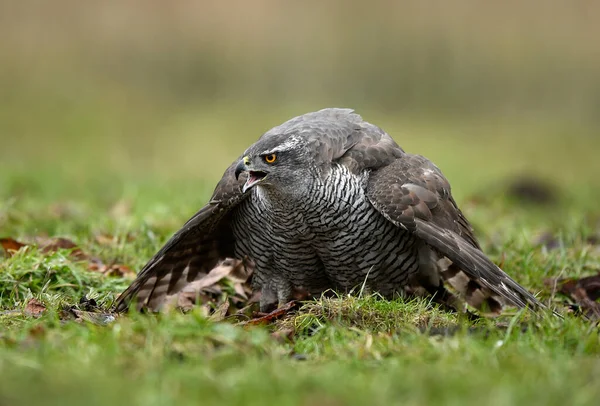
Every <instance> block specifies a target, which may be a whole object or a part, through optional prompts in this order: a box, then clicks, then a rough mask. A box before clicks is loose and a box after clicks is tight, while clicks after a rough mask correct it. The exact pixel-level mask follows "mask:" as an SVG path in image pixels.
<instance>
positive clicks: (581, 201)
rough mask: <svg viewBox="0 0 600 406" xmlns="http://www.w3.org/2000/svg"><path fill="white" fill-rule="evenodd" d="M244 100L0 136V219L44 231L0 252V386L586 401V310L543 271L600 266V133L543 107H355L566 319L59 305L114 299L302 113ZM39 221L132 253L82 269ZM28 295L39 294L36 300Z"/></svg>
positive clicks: (424, 309)
mask: <svg viewBox="0 0 600 406" xmlns="http://www.w3.org/2000/svg"><path fill="white" fill-rule="evenodd" d="M319 107H321V106H319ZM305 110H306V111H308V110H307V109H305ZM198 111H204V113H202V114H198V113H197V112H198ZM244 111H245V110H244V109H240V111H227V112H226V114H225V113H223V112H222V111H221V110H219V109H216V110H215V111H210V110H208V111H207V110H206V109H198V110H196V112H195V113H194V114H192V113H190V114H181V115H178V116H171V117H170V121H167V122H166V124H164V123H163V126H161V127H159V129H158V130H157V129H153V130H152V131H151V132H150V133H148V132H145V131H141V132H140V133H139V135H137V136H135V137H132V138H128V139H127V140H122V139H121V138H120V135H119V134H114V135H113V136H112V137H110V136H106V134H110V133H111V131H110V129H109V130H107V129H106V128H107V127H106V125H105V126H103V124H106V123H108V122H109V121H110V120H109V119H106V118H105V120H106V121H102V122H96V121H94V120H93V119H92V118H90V117H87V116H81V117H77V118H76V119H74V120H72V122H71V124H72V126H71V127H69V128H70V131H67V132H65V133H60V134H59V131H55V132H52V131H53V129H52V128H50V129H44V131H48V132H49V137H47V138H45V139H39V140H37V141H36V142H35V145H34V144H32V143H31V142H28V141H27V140H25V139H16V140H15V139H11V140H8V139H6V140H4V141H3V146H4V148H5V151H10V154H9V153H5V154H4V155H3V156H2V158H3V159H2V160H1V161H0V238H3V237H12V238H14V239H16V240H18V241H22V242H31V243H35V242H36V241H37V247H36V244H32V245H31V246H28V247H26V248H23V249H21V250H20V251H18V252H17V253H16V254H14V255H12V256H9V255H7V254H6V253H5V254H4V256H0V326H1V328H0V404H3V405H21V404H22V405H33V404H44V405H52V404H60V405H89V406H91V405H96V404H98V405H100V404H130V405H137V404H140V405H142V404H143V405H178V406H183V405H187V404H190V405H192V404H203V405H204V404H223V403H227V404H244V405H253V404H256V405H263V404H278V405H347V404H348V405H350V404H374V405H384V404H406V405H422V404H428V403H439V404H445V405H453V404H456V405H471V404H473V405H475V404H481V403H482V402H485V403H487V404H490V405H514V404H540V405H541V404H543V405H564V404H570V405H584V404H596V403H597V399H598V398H599V397H600V386H599V385H598V377H599V376H600V359H599V357H598V356H599V355H600V339H599V336H598V331H597V327H596V326H595V324H594V323H593V322H591V321H589V320H586V319H585V318H583V317H581V316H578V315H576V314H572V313H569V312H567V308H566V306H565V305H564V304H565V303H566V302H568V301H569V299H568V298H566V297H564V296H561V295H560V294H556V292H555V285H554V282H555V281H556V279H557V278H567V277H568V278H579V277H582V276H589V275H594V274H596V273H597V271H598V268H599V267H600V250H599V248H598V246H597V245H596V244H597V238H596V237H597V235H598V233H599V232H600V228H599V225H600V221H599V219H600V216H599V215H600V211H599V210H598V208H597V205H596V204H595V202H596V201H597V199H598V197H600V188H598V186H597V181H596V174H597V173H599V172H598V170H599V169H600V168H599V163H598V162H597V160H596V156H595V155H596V151H597V150H598V148H599V147H600V143H599V141H598V139H597V136H596V135H597V132H596V131H594V130H592V129H591V128H592V127H590V126H577V125H574V124H573V123H571V122H565V123H561V122H551V121H549V120H548V119H547V118H546V119H544V120H541V119H540V120H536V119H528V120H526V121H525V120H524V121H523V122H518V123H515V122H512V121H511V122H510V123H509V122H507V121H506V120H501V119H500V120H494V119H491V118H489V117H486V118H480V119H477V120H471V121H460V122H457V121H454V120H452V119H451V118H448V117H445V118H444V117H440V118H439V119H436V120H430V119H427V118H423V119H420V118H417V117H412V118H411V119H410V120H408V119H405V118H403V117H401V116H393V117H392V116H384V115H378V114H377V113H376V112H361V113H362V114H363V115H364V116H365V117H366V118H368V119H369V120H371V121H373V122H376V123H377V124H379V125H380V126H382V127H383V128H384V129H386V130H387V131H388V132H389V133H390V134H392V135H393V136H394V138H395V139H396V140H397V141H398V142H399V143H400V144H401V145H403V146H404V147H405V149H406V150H408V151H410V152H417V153H422V154H424V155H426V156H428V157H430V158H431V159H432V160H434V162H436V163H437V164H438V165H439V166H440V167H441V169H442V170H443V171H444V172H445V173H446V175H447V176H448V178H449V179H450V181H451V183H452V185H453V190H454V194H455V196H456V197H457V200H458V201H459V204H460V205H461V207H462V208H463V210H464V211H465V213H466V215H467V217H469V218H470V219H471V220H472V222H473V224H474V225H475V228H476V231H477V235H478V236H479V237H480V239H481V240H482V244H483V246H484V250H485V251H486V252H487V253H488V254H489V255H490V257H491V258H492V259H493V260H494V261H495V262H496V263H498V264H501V265H502V266H503V268H504V269H505V270H506V271H507V272H508V273H509V274H511V275H512V276H513V277H514V278H515V279H516V280H517V281H519V282H520V283H521V284H523V285H524V286H525V287H527V288H528V289H530V290H531V291H532V292H535V293H538V294H539V297H540V299H541V300H543V301H544V302H546V303H550V304H551V305H552V306H553V307H557V308H558V310H559V311H560V312H563V313H565V319H564V320H561V319H558V318H556V317H552V316H550V315H543V316H542V317H540V318H535V317H532V316H531V315H530V314H528V313H527V312H516V311H514V310H511V311H508V312H507V314H506V315H505V316H503V317H501V318H500V319H494V320H489V319H482V320H477V321H473V320H469V319H467V318H465V317H458V316H456V315H453V314H449V313H447V312H445V311H443V310H440V309H438V308H436V307H435V306H431V305H429V304H428V303H427V301H425V300H420V301H419V300H416V301H403V300H397V301H385V300H381V299H379V298H377V297H376V296H373V295H367V294H360V292H357V293H356V294H355V295H352V296H343V297H339V298H330V299H323V300H320V301H317V302H308V303H305V304H303V307H301V308H300V310H298V311H297V312H296V313H294V314H291V315H288V317H287V318H286V319H285V320H283V321H279V322H277V323H275V324H273V325H268V326H251V327H249V326H241V325H236V324H235V323H234V321H231V320H227V319H226V320H224V321H220V322H214V321H211V320H208V319H207V318H206V317H205V316H204V315H203V313H202V312H201V311H200V310H192V311H191V312H188V313H186V314H181V313H180V312H176V311H174V312H170V313H167V314H162V315H157V316H152V315H139V314H128V315H125V316H122V317H119V318H117V320H115V321H114V322H111V323H109V324H107V325H102V324H98V323H92V322H85V321H77V320H70V319H68V318H66V317H65V314H64V309H65V308H69V307H71V306H73V305H77V304H78V303H79V301H80V299H81V297H82V296H86V297H87V298H88V299H89V298H92V299H94V300H95V301H96V302H97V303H98V305H99V306H100V307H101V308H103V307H104V308H106V307H108V306H110V304H111V303H112V301H113V300H114V298H115V297H116V295H117V294H118V293H119V292H120V291H122V290H123V289H124V288H126V286H127V285H128V283H129V282H130V281H131V278H132V273H131V272H128V269H131V270H132V271H137V270H139V269H140V268H141V267H142V266H143V265H144V263H145V262H146V261H147V260H148V259H149V258H150V257H151V256H152V255H153V254H154V253H155V252H156V251H157V250H158V249H159V248H160V247H161V246H162V244H163V243H164V242H165V241H166V240H167V239H168V238H169V236H170V235H171V234H172V233H173V232H174V231H176V230H177V228H178V227H179V226H180V225H181V224H183V222H184V221H185V220H186V219H187V218H189V217H190V216H191V215H192V214H193V213H194V211H195V210H197V209H198V208H200V207H201V206H202V205H203V204H204V203H205V202H206V200H207V199H208V198H209V196H210V193H211V191H212V188H213V187H214V185H215V184H216V180H218V177H219V175H220V173H221V172H222V171H223V170H224V169H225V167H226V166H227V165H228V164H229V163H230V162H231V161H232V160H233V159H234V158H235V157H236V156H238V155H239V153H240V152H241V151H243V149H244V148H245V147H246V146H247V145H249V144H250V143H251V142H253V140H254V139H256V138H257V137H258V136H259V135H260V133H261V132H262V131H264V130H266V129H268V128H269V127H270V126H272V125H276V124H278V123H279V122H281V121H283V120H284V119H287V118H288V117H289V116H290V115H293V114H294V113H302V112H304V110H302V111H297V110H294V111H293V112H285V114H284V113H283V112H278V111H275V112H270V113H265V112H263V113H262V114H256V111H253V114H252V119H249V117H248V116H250V115H249V114H248V113H243V112H244ZM246 111H247V110H246ZM288 113H290V114H288ZM104 114H105V116H107V115H108V116H109V115H110V111H109V112H106V111H105V112H104ZM244 114H247V116H244ZM231 117H237V118H236V119H232V118H231ZM135 119H136V118H135V117H133V118H131V120H132V121H133V120H135ZM154 121H156V120H154ZM154 121H151V122H150V123H149V124H147V127H148V128H150V127H151V124H152V123H153V122H154ZM242 122H243V123H244V125H241V124H240V123H242ZM432 123H434V124H432ZM31 126H32V128H33V127H35V123H33V122H32V123H31ZM57 128H58V127H57ZM60 128H63V127H60ZM136 128H139V127H136ZM144 128H146V127H144ZM593 128H595V127H593ZM32 132H35V131H33V130H32ZM82 134H85V136H84V135H82ZM167 134H168V135H170V136H173V137H171V138H168V137H167V136H166V135H167ZM100 135H102V136H100ZM78 137H79V138H78ZM528 179H533V180H532V181H529V180H528ZM518 182H521V183H523V182H529V183H531V182H533V185H531V184H528V185H525V186H523V187H516V186H514V184H515V183H518ZM545 183H548V186H545ZM535 188H540V189H541V192H538V193H534V192H535V191H534V192H532V189H535ZM523 190H525V191H524V192H523ZM546 194H549V195H548V196H546ZM540 196H541V197H540ZM51 237H64V238H68V239H69V240H71V241H73V242H74V243H75V244H77V245H78V246H79V247H80V249H81V250H82V251H83V252H84V253H85V254H86V255H88V256H92V257H94V258H98V259H99V260H100V261H102V263H103V264H118V265H124V266H125V267H124V268H123V270H124V275H121V273H119V272H117V274H116V275H114V276H108V275H104V274H102V273H100V272H99V271H98V270H97V269H91V270H90V269H89V261H87V260H84V261H79V260H78V259H77V258H76V257H74V256H73V254H72V252H71V251H70V250H68V249H59V250H44V248H43V244H44V243H43V242H41V240H40V239H43V238H51ZM36 239H37V240H36ZM32 298H35V299H37V300H38V301H39V302H40V303H41V305H42V306H43V307H42V308H45V309H46V310H44V311H42V312H41V313H40V314H39V315H38V314H37V311H36V309H35V308H31V304H32V302H31V299H32ZM28 303H29V306H27V304H28ZM80 306H81V307H84V305H80ZM277 331H279V332H281V331H284V332H285V333H286V334H287V335H286V334H273V332H277Z"/></svg>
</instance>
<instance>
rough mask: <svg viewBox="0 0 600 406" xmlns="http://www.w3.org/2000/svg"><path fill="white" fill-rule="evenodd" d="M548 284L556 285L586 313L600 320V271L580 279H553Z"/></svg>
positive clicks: (558, 289)
mask: <svg viewBox="0 0 600 406" xmlns="http://www.w3.org/2000/svg"><path fill="white" fill-rule="evenodd" d="M546 284H547V285H551V286H553V287H554V286H555V287H556V288H557V291H558V292H560V293H562V294H563V295H565V296H567V297H569V298H570V299H571V300H573V301H574V302H575V303H576V304H577V305H578V306H579V307H580V310H581V311H582V312H583V314H584V315H586V316H587V317H589V318H591V319H593V320H600V303H599V302H598V300H599V299H600V272H598V274H597V275H593V276H587V277H583V278H580V279H573V278H571V279H558V280H555V279H554V280H552V279H551V280H547V281H546Z"/></svg>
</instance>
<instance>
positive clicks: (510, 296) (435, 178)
mask: <svg viewBox="0 0 600 406" xmlns="http://www.w3.org/2000/svg"><path fill="white" fill-rule="evenodd" d="M367 195H368V197H369V199H370V201H371V203H372V204H373V206H374V207H375V208H376V209H377V210H378V211H379V212H381V213H382V214H383V215H384V216H385V217H386V218H387V219H388V220H389V221H391V222H393V223H394V224H396V225H398V226H399V227H403V228H405V229H407V230H409V231H411V232H413V233H415V234H416V235H417V236H418V237H419V238H421V239H422V240H423V241H425V242H426V243H427V244H429V245H430V246H431V247H433V248H434V249H435V250H436V251H438V252H439V253H440V254H442V255H443V256H445V257H447V258H448V259H450V261H452V263H453V264H455V265H456V266H458V267H459V268H460V270H462V271H463V272H464V273H465V274H466V275H467V276H468V277H469V279H470V280H472V281H475V282H477V283H479V284H480V285H481V286H483V287H485V288H487V289H489V290H490V291H491V292H493V293H494V294H496V295H498V296H500V297H501V298H503V299H504V300H505V301H507V302H508V303H510V304H512V305H514V306H517V307H520V308H523V307H530V308H532V309H534V310H536V309H542V308H545V306H544V305H543V304H542V303H540V302H539V301H538V300H537V299H536V298H535V296H533V295H532V294H531V293H529V292H528V291H527V290H526V289H524V288H523V287H522V286H521V285H519V284H518V283H517V282H515V281H514V280H513V279H511V278H510V276H508V275H507V274H506V273H505V272H504V271H503V270H502V269H500V268H499V267H498V266H496V265H495V264H494V263H493V262H492V261H491V260H490V259H489V258H488V257H487V256H486V255H485V254H484V253H483V252H482V251H481V249H480V246H479V243H478V242H477V239H476V238H475V236H474V234H473V229H472V228H471V226H470V224H469V222H468V221H467V219H466V218H465V216H464V215H463V214H462V212H461V211H460V210H459V208H458V207H457V205H456V203H455V201H454V200H453V199H452V195H451V191H450V185H449V183H448V181H447V180H446V178H445V177H444V176H443V175H442V173H441V171H440V170H439V169H438V168H437V167H436V166H435V165H434V164H433V163H431V162H430V161H429V160H427V159H426V158H424V157H422V156H420V155H410V154H405V155H404V156H402V157H401V158H399V159H397V160H395V161H394V162H393V163H391V164H390V165H386V166H382V167H380V168H378V169H375V170H373V171H372V172H371V174H370V177H369V182H368V185H367Z"/></svg>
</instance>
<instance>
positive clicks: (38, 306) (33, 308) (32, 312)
mask: <svg viewBox="0 0 600 406" xmlns="http://www.w3.org/2000/svg"><path fill="white" fill-rule="evenodd" d="M44 311H46V306H44V304H43V303H42V302H40V301H39V300H37V299H29V302H27V304H26V305H25V310H24V311H23V313H25V314H26V315H27V316H32V317H40V316H41V315H42V313H44Z"/></svg>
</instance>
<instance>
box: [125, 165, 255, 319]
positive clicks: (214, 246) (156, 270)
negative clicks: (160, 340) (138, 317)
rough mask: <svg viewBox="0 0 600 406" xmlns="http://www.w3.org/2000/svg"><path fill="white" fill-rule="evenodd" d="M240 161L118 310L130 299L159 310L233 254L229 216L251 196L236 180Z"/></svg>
mask: <svg viewBox="0 0 600 406" xmlns="http://www.w3.org/2000/svg"><path fill="white" fill-rule="evenodd" d="M238 161H239V159H238V160H236V161H235V162H234V163H233V164H232V165H231V166H230V167H229V168H228V169H227V170H226V171H225V174H224V175H223V178H222V179H221V181H220V182H219V183H218V184H217V187H216V188H215V191H214V193H213V196H212V198H211V200H210V201H209V203H208V204H206V205H205V206H204V207H202V208H201V209H200V210H199V211H198V212H197V213H196V214H195V215H194V216H193V217H192V218H191V219H189V220H188V221H187V222H186V223H185V224H184V225H183V227H182V228H181V229H180V230H179V231H177V232H176V233H175V234H174V235H173V237H171V239H170V240H169V241H168V242H167V243H166V244H165V245H164V246H163V247H162V248H161V249H160V251H158V253H156V255H154V257H152V259H150V261H148V263H147V264H146V265H145V266H144V268H143V269H142V270H141V271H140V272H139V273H138V275H137V277H136V279H135V280H134V281H133V282H132V283H131V285H130V286H129V287H128V288H127V290H125V291H124V292H123V293H122V294H121V295H120V296H119V297H118V298H117V300H116V302H115V306H114V308H115V311H118V312H123V311H125V310H127V308H128V307H129V305H130V303H131V302H135V305H136V308H137V309H138V310H140V309H142V308H146V309H148V310H151V311H157V310H159V309H160V307H161V306H162V305H163V302H164V299H165V297H166V296H167V295H171V294H174V293H177V292H179V291H180V290H181V289H183V288H184V287H185V286H186V285H187V284H188V283H190V282H193V281H194V280H196V279H198V278H199V277H201V276H202V275H204V274H206V273H208V272H209V271H210V270H211V269H212V268H214V267H215V266H216V265H217V263H218V261H219V260H221V259H224V258H226V257H233V251H234V243H235V242H234V239H233V234H232V233H231V230H230V227H229V219H230V216H231V211H232V210H233V209H234V208H235V207H236V206H237V205H239V204H240V203H241V202H242V201H243V200H244V199H245V198H246V197H247V195H248V194H242V192H241V190H240V185H241V184H242V183H243V181H244V179H243V178H240V179H239V181H238V180H236V179H235V175H234V171H235V165H236V164H237V162H238Z"/></svg>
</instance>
